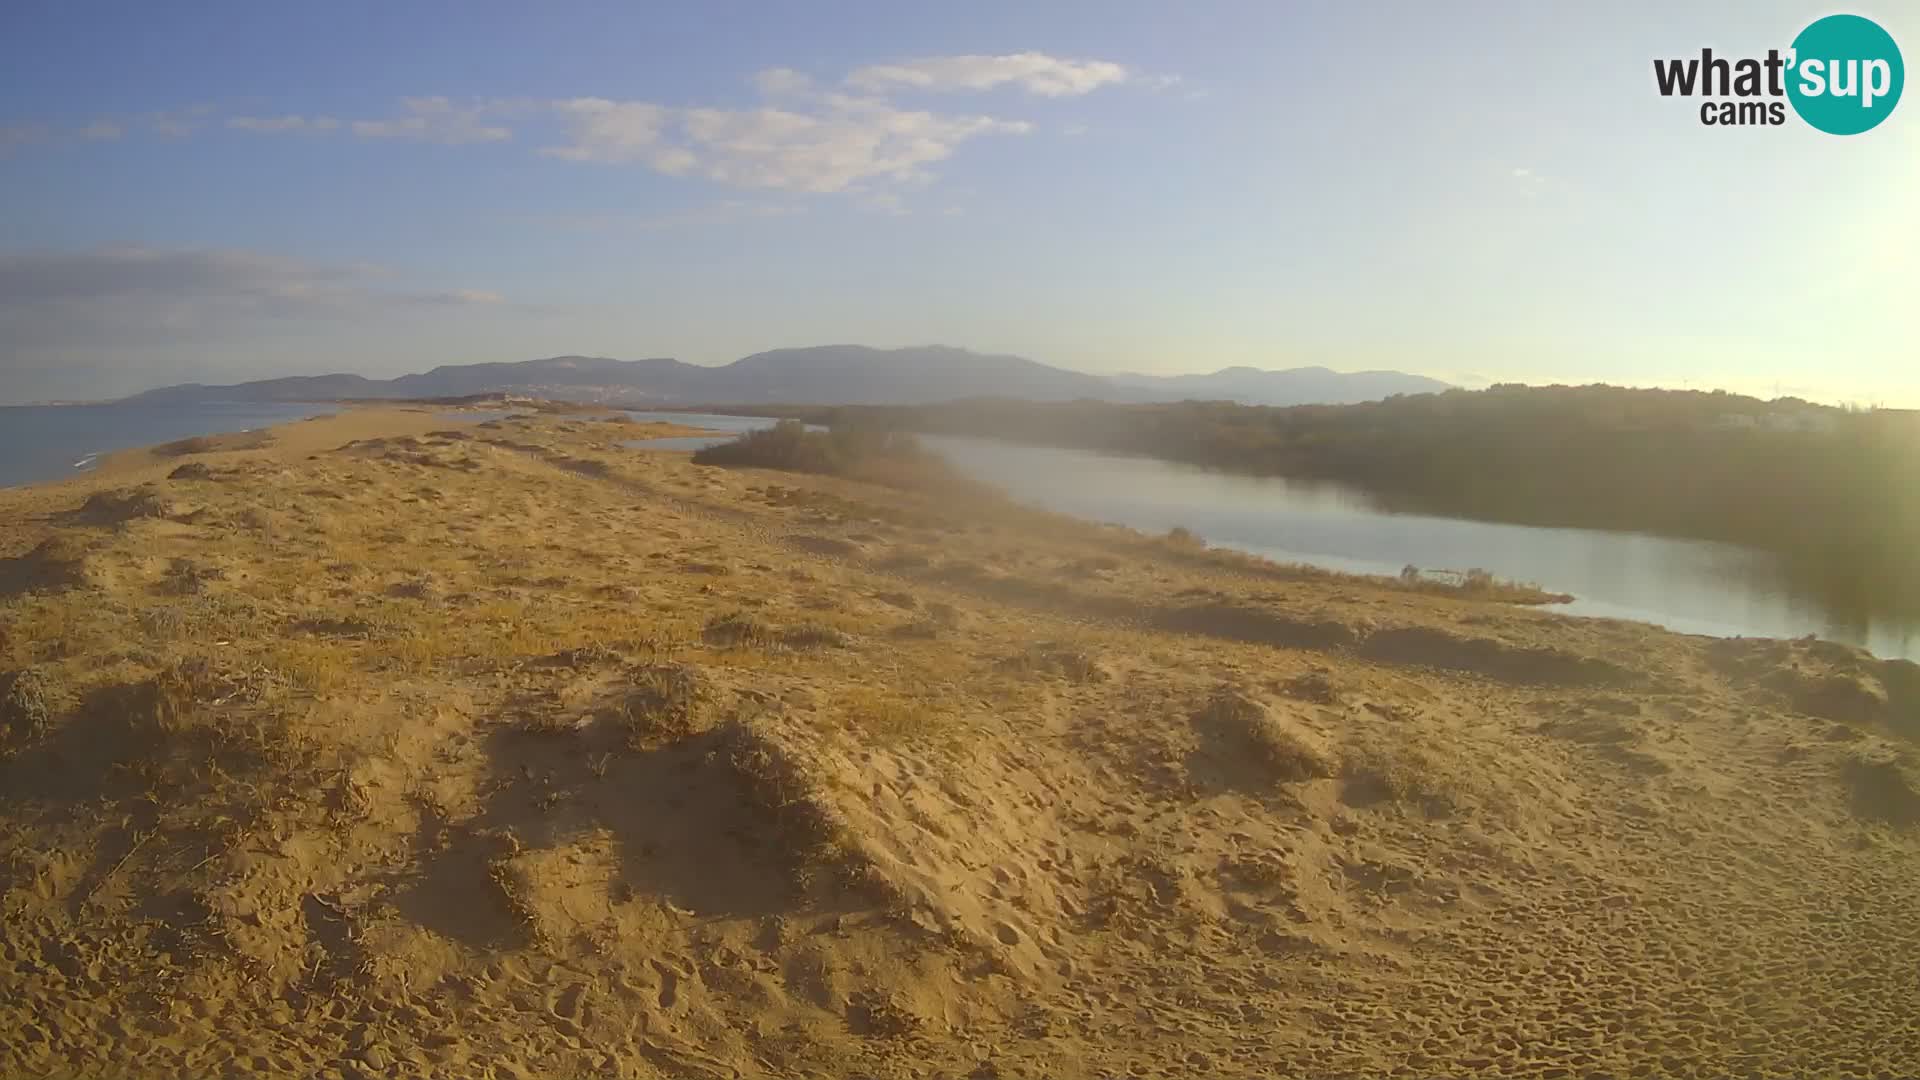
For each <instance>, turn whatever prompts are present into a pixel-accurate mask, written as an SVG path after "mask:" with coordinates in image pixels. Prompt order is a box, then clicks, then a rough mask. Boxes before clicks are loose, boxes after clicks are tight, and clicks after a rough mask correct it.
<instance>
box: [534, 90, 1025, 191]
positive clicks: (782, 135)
mask: <svg viewBox="0 0 1920 1080" xmlns="http://www.w3.org/2000/svg"><path fill="white" fill-rule="evenodd" d="M557 108H558V109H559V111H560V113H561V115H562V117H563V118H564V119H565V121H566V127H567V133H568V136H569V139H568V141H567V142H566V143H564V144H561V145H556V146H550V147H547V148H545V149H543V150H542V151H541V153H543V154H546V155H548V156H551V157H557V158H564V159H567V160H569V161H593V162H605V163H620V162H637V163H639V164H643V165H646V166H647V167H649V168H651V169H653V170H655V171H657V172H662V173H666V174H668V175H671V176H682V175H694V176H702V177H705V178H706V179H708V180H712V181H714V182H716V183H720V184H724V185H726V186H729V187H740V188H765V189H773V190H785V191H807V192H832V191H844V190H848V189H850V188H853V187H856V186H857V185H860V184H862V183H866V182H871V181H898V180H910V179H916V178H920V177H921V175H922V169H923V167H924V166H927V165H931V164H933V163H934V162H937V161H941V160H944V159H946V158H947V157H949V156H951V155H952V153H953V151H954V149H955V148H956V147H958V146H959V145H960V144H961V143H963V142H966V141H967V140H969V139H973V138H977V137H979V136H982V135H1018V134H1024V133H1026V132H1027V131H1029V130H1031V128H1030V125H1028V124H1026V123H1025V122H1022V121H1013V120H999V119H995V118H993V117H989V116H953V115H943V114H938V113H932V112H923V111H917V110H907V109H899V108H895V107H894V106H892V105H889V104H887V103H886V102H884V101H880V100H877V99H868V98H855V97H849V96H846V95H840V94H833V95H826V96H823V97H818V98H810V99H808V100H806V101H804V102H796V103H791V104H788V105H786V106H784V107H778V108H775V107H767V108H758V109H726V108H691V109H688V108H672V107H668V106H664V105H657V104H653V103H649V102H631V101H630V102H619V101H609V100H606V99H604V98H578V99H575V100H572V101H567V102H562V103H560V104H559V105H558V106H557Z"/></svg>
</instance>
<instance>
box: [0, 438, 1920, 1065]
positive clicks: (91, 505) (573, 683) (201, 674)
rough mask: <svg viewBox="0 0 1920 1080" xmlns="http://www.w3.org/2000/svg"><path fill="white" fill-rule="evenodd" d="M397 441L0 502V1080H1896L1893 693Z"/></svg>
mask: <svg viewBox="0 0 1920 1080" xmlns="http://www.w3.org/2000/svg"><path fill="white" fill-rule="evenodd" d="M445 412H446V411H445V410H444V409H439V408H435V409H427V408H419V409H409V408H401V407H377V408H374V407H370V408H354V409H348V410H346V411H344V412H341V413H339V414H336V415H332V416H326V417H320V418H315V419H311V420H306V421H301V422H298V423H293V424H288V425H285V426H282V427H278V428H274V429H271V431H270V432H268V433H267V436H266V437H265V438H264V439H261V438H246V437H233V438H229V439H215V440H211V441H209V442H208V443H206V444H205V445H196V446H194V447H191V448H184V449H183V448H180V447H177V446H176V447H175V448H174V449H173V450H172V451H169V452H158V451H155V450H137V451H127V452H124V453H120V454H115V455H112V456H111V457H109V458H107V459H104V460H103V461H102V462H101V463H100V464H99V467H98V468H97V469H95V470H93V471H91V472H88V473H85V474H83V475H79V476H75V477H73V478H70V479H66V480H63V481H60V482H58V483H52V484H44V485H37V486H31V487H25V488H17V489H8V490H0V754H3V755H4V757H0V926H3V927H4V929H0V1075H3V1076H7V1077H101V1078H105V1077H151V1076H174V1075H195V1076H263V1077H264V1076H303V1077H327V1078H334V1080H338V1078H348V1077H387V1076H403V1077H503V1078H504V1077H526V1078H532V1077H621V1078H651V1077H675V1078H677V1077H703V1078H722V1077H821V1078H837V1077H854V1076H866V1077H876V1078H881V1077H884V1078H909V1077H916V1078H917V1077H925V1078H932V1077H949V1078H959V1077H1002V1078H1010V1077H1031V1078H1042V1077H1046V1078H1085V1080H1093V1078H1101V1077H1124V1076H1132V1077H1161V1076H1165V1077H1173V1076H1193V1077H1246V1078H1254V1077H1273V1076H1392V1077H1429V1076H1465V1075H1499V1076H1514V1077H1538V1078H1543V1080H1544V1078H1558V1077H1603V1076H1604V1077H1613V1076H1676V1077H1683V1076H1697V1077H1713V1076H1726V1075H1738V1076H1779V1077H1797V1076H1850V1077H1882V1076H1911V1075H1915V1074H1920V1007H1917V1006H1916V1003H1920V917H1917V916H1916V913H1917V912H1920V747H1916V745H1915V741H1916V739H1920V667H1916V666H1915V665H1913V664H1911V663H1903V662H1893V661H1880V660H1877V659H1875V658H1873V657H1872V656H1869V655H1867V654H1865V653H1862V652H1859V651H1857V650H1853V649H1849V648H1845V647H1841V646H1836V645H1830V644H1823V643H1819V642H1814V641H1795V642H1780V641H1762V640H1718V639H1709V638H1703V637H1688V636H1682V635H1677V634H1672V633H1668V632H1665V631H1661V630H1658V629H1654V628H1651V627H1647V626H1643V625H1639V624H1632V623H1624V622H1609V621H1601V620H1576V619H1568V618H1564V617H1561V616H1556V615H1553V614H1551V613H1548V612H1543V611H1539V610H1534V609H1531V608H1528V607H1525V606H1518V605H1511V604H1502V603H1494V602H1489V601H1488V600H1485V599H1483V598H1478V597H1475V596H1473V595H1471V594H1466V593H1460V594H1455V593H1450V592H1448V591H1446V590H1418V589H1413V588H1408V587H1401V586H1398V585H1396V584H1395V583H1393V582H1391V581H1385V580H1373V579H1361V578H1349V577H1342V576H1339V575H1333V574H1328V573H1323V572H1317V571H1311V570H1306V569H1302V568H1291V567H1284V566H1278V565H1274V564H1268V563H1261V562H1259V561H1258V560H1253V559H1250V558H1246V557H1236V556H1230V555H1225V554H1222V553H1216V552H1212V551H1209V550H1206V549H1204V548H1203V547H1201V546H1200V545H1197V544H1190V543H1178V542H1173V541H1170V540H1168V539H1167V538H1164V537H1154V536H1144V535H1140V534H1137V533H1133V532H1129V531H1125V530H1120V529H1115V528H1111V527H1101V526H1096V525H1093V524H1089V523H1083V522H1076V521H1072V520H1069V519H1065V518H1060V517H1057V516H1053V515H1047V514H1043V513H1039V512H1036V511H1030V510H1023V509H1020V508H1017V507H1014V506H1012V505H1010V504H1006V503H1002V502H998V501H995V500H992V499H990V498H987V497H983V496H977V495H975V494H973V493H971V492H968V493H955V492H942V491H926V492H919V493H914V492H902V491H898V490H893V489H889V488H884V487H878V486H873V485H868V484H861V483H855V482H851V481H846V480H841V479H836V478H832V477H823V476H808V475H797V474H788V473H780V472H771V471H764V470H755V469H720V468H712V467H703V466H696V465H694V464H692V463H691V461H690V460H689V457H688V455H686V454H684V453H665V452H656V451H645V450H633V449H623V448H621V447H620V446H619V443H621V442H622V441H625V440H630V439H636V438H645V437H652V436H668V435H676V434H684V433H687V432H686V429H683V428H677V427H674V426H672V425H638V424H632V423H618V422H615V421H614V420H612V419H608V418H604V417H591V416H587V417H582V416H573V415H563V414H540V415H532V416H528V417H525V418H517V419H505V420H502V419H493V420H486V421H478V420H464V419H449V418H448V416H447V415H445Z"/></svg>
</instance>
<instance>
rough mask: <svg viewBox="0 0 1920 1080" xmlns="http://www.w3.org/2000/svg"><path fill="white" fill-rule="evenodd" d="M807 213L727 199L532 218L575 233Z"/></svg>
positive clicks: (654, 229)
mask: <svg viewBox="0 0 1920 1080" xmlns="http://www.w3.org/2000/svg"><path fill="white" fill-rule="evenodd" d="M805 212H806V209H805V207H801V206H794V205H790V204H783V203H765V202H750V201H747V200H743V199H726V200H722V201H720V202H716V203H709V204H707V205H704V206H692V207H687V208H685V209H681V210H672V211H668V212H666V213H662V214H629V213H618V212H609V213H604V214H551V215H543V216H539V217H536V218H534V219H533V220H535V221H537V222H539V223H541V224H543V225H548V226H551V227H553V228H557V229H566V230H569V231H578V232H657V231H661V230H666V229H684V228H692V227H697V226H704V225H734V224H738V223H740V222H745V221H759V220H765V219H767V218H781V217H792V216H794V215H796V214H803V213H805Z"/></svg>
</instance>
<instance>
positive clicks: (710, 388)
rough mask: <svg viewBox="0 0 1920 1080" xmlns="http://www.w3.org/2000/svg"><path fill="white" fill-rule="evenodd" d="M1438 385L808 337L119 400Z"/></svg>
mask: <svg viewBox="0 0 1920 1080" xmlns="http://www.w3.org/2000/svg"><path fill="white" fill-rule="evenodd" d="M1445 389H1449V386H1448V384H1446V383H1444V382H1441V381H1439V380H1437V379H1429V378H1427V377H1425V376H1420V375H1411V374H1407V373H1405V372H1398V371H1364V372H1337V371H1333V370H1331V369H1328V368H1324V367H1302V368H1289V369H1281V370H1263V369H1258V368H1251V367H1245V366H1239V367H1229V368H1222V369H1221V370H1219V371H1215V372H1211V373H1205V374H1188V375H1170V376H1153V375H1138V374H1124V375H1113V376H1105V375H1093V374H1089V373H1086V372H1080V371H1073V370H1070V369H1068V368H1061V367H1055V366H1053V365H1051V364H1045V363H1042V362H1040V361H1037V360H1032V359H1029V358H1027V357H1022V356H1014V355H1011V354H1004V353H981V352H974V351H972V350H969V349H964V348H960V347H957V346H951V345H924V346H910V347H906V348H898V349H879V348H874V347H871V346H866V345H851V344H842V345H813V346H800V347H790V348H780V349H769V350H766V351H763V352H757V353H753V354H751V355H748V356H744V357H741V358H740V359H738V360H735V361H733V362H732V363H728V364H722V365H717V366H704V365H699V364H689V363H685V362H683V361H680V360H675V359H673V358H671V357H648V358H644V359H639V360H618V359H614V358H611V357H604V356H582V355H563V356H549V357H542V358H538V359H533V360H521V361H495V362H488V363H478V364H441V365H438V366H436V367H434V368H432V369H430V370H428V371H424V372H415V373H409V374H406V375H400V376H396V377H394V378H391V379H374V378H368V377H367V376H364V375H354V374H348V373H329V374H321V375H291V376H282V377H279V378H273V379H259V380H253V381H249V382H243V383H232V384H224V385H208V384H204V383H181V384H177V385H172V386H163V387H157V388H155V389H152V390H147V391H143V392H141V393H138V394H134V395H132V396H130V397H127V398H123V399H121V400H122V401H125V402H130V403H139V404H188V403H194V402H205V401H302V400H315V399H338V398H373V399H380V398H417V397H452V396H465V395H472V394H484V393H520V394H528V395H532V396H549V397H558V398H568V399H571V400H577V401H583V402H593V403H601V404H615V403H618V404H627V405H633V406H646V405H663V406H685V405H696V404H715V403H721V402H726V403H733V404H742V405H745V404H775V403H778V404H924V403H931V402H937V401H946V400H953V399H957V398H966V397H982V396H999V397H1017V398H1027V399H1031V400H1036V401H1070V400H1075V399H1080V398H1089V399H1094V400H1102V401H1171V400H1179V399H1182V398H1195V397H1200V398H1205V399H1208V400H1229V401H1238V402H1241V403H1243V404H1250V405H1296V404H1346V403H1351V402H1356V401H1367V400H1373V399H1375V398H1384V397H1389V396H1392V395H1393V394H1399V393H1429V392H1437V391H1440V390H1445Z"/></svg>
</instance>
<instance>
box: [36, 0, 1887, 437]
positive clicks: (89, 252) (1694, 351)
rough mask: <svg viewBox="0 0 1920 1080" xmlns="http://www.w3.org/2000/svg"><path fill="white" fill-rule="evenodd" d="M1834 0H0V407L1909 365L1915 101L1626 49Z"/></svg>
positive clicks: (1741, 43) (1806, 374)
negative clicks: (560, 390)
mask: <svg viewBox="0 0 1920 1080" xmlns="http://www.w3.org/2000/svg"><path fill="white" fill-rule="evenodd" d="M1834 10H1836V9H1831V8H1826V7H1820V6H1811V5H1808V4H1804V3H1798V4H1796V3H1778V2H1770V0H1761V2H1754V3H1745V4H1741V5H1737V6H1736V5H1722V4H1698V5H1675V4H1664V3H1662V4H1655V3H1623V4H1608V5H1581V6H1579V7H1575V6H1573V5H1558V4H1556V5H1541V4H1529V3H1520V2H1515V3H1511V4H1447V5H1413V4H1402V3H1385V2H1380V3H1354V4H1339V5H1333V4H1320V3H1278V2H1260V3H1204V2H1195V3H1191V4H1177V5H1176V4H1166V3H1161V2H1138V3H1134V2H1127V0H1100V2H1097V3H1074V2H1067V0H1058V2H1050V3H1045V4H1033V3H1026V2H1014V3H1004V4H1001V3H966V4H935V3H926V4H922V3H913V4H900V3H893V2H887V3H854V2H835V3H823V4H789V3H778V4H776V3H768V4H764V5H749V4H735V3H727V2H721V0H715V2H711V3H686V4H678V5H668V4H639V3H587V2H581V3H561V2H555V3H541V4H529V3H524V2H497V3H494V2H485V0H470V2H460V3H451V2H434V0H409V2H407V3H398V4H395V3H387V2H381V3H353V2H342V0H334V2H329V3H324V4H321V3H297V2H295V3H274V4H261V3H256V2H220V0H201V2H198V3H194V4H153V3H145V2H142V3H126V4H107V3H89V2H85V0H9V2H8V3H6V4H4V5H0V403H20V402H26V401H36V400H51V399H93V398H102V397H111V396H117V395H120V394H125V393H130V392H134V391H138V390H140V389H144V388H148V387H151V386H156V385H164V384H168V383H174V382H182V381H200V382H230V381H239V380H244V379H251V378H265V377H272V376H276V375H285V374H314V373H321V372H331V371H350V372H358V373H361V374H366V375H374V376H391V375H395V374H400V373H403V372H407V371H419V370H425V369H426V368H429V367H432V366H434V365H437V364H447V363H473V362H485V361H510V360H523V359H530V358H533V357H541V356H552V355H566V354H584V355H596V356H613V357H620V358H628V359H635V358H642V357H653V356H672V357H677V358H679V359H681V360H685V361H689V362H693V363H725V362H727V361H731V360H734V359H737V358H739V357H741V356H744V355H747V354H750V353H754V352H758V351H761V350H764V349H770V348H779V347H784V346H797V345H812V344H826V343H842V342H857V343H863V344H869V345H876V346H882V347H894V346H902V345H918V344H931V343H940V344H950V345H960V346H965V347H968V348H972V349H976V350H980V351H987V352H1008V353H1016V354H1019V355H1023V356H1029V357H1032V358H1034V359H1036V360H1041V361H1044V362H1047V363H1052V364H1057V365H1060V366H1063V367H1070V368H1076V369H1079V370H1084V371H1092V372H1100V373H1109V372H1120V371H1135V372H1149V373H1156V374H1170V373H1176V372H1192V371H1210V370H1214V369H1217V368H1220V367H1225V366H1229V365H1251V366H1255V367H1263V368H1284V367H1294V366H1302V365H1310V364H1318V365H1325V366H1328V367H1332V368H1336V369H1340V370H1359V369H1370V368H1396V369H1400V370H1405V371H1412V372H1418V373H1422V374H1428V375H1433V376H1436V377H1439V378H1442V379H1447V380H1449V381H1452V382H1456V383H1460V384H1462V385H1467V386H1481V385H1486V384H1488V383H1490V382H1505V381H1520V382H1535V383H1550V382H1572V383H1586V382H1612V383H1619V384H1627V385H1658V386H1673V387H1693V388H1702V389H1704V388H1726V389H1731V390H1736V391H1739V392H1745V393H1756V394H1759V395H1761V396H1765V397H1772V396H1776V395H1781V394H1792V395H1799V396H1805V397H1810V398H1814V399H1817V400H1830V401H1849V402H1858V403H1867V404H1884V405H1902V406H1920V362H1917V361H1920V347H1916V342H1920V300H1917V299H1916V298H1920V260H1916V257H1915V241H1916V239H1920V101H1914V102H1911V103H1906V104H1904V105H1902V106H1900V107H1897V108H1896V110H1895V111H1894V112H1893V113H1892V114H1891V115H1890V116H1889V117H1888V119H1887V120H1886V121H1885V122H1884V123H1882V124H1881V125H1880V126H1879V127H1877V128H1875V129H1874V130H1872V131H1870V132H1867V133H1865V134H1861V135H1856V136H1850V137H1836V136H1831V135H1826V134H1823V133H1821V132H1819V131H1816V130H1814V129H1813V128H1811V127H1809V126H1807V125H1806V124H1804V123H1801V122H1800V121H1799V120H1798V119H1797V118H1795V117H1793V116H1792V114H1791V113H1790V112H1789V114H1788V122H1787V124H1785V125H1783V126H1778V127H1772V126H1756V127H1735V128H1712V127H1704V126H1702V125H1701V124H1700V122H1699V119H1698V115H1697V107H1698V102H1697V101H1686V100H1681V99H1663V98H1661V97H1660V96H1659V94H1658V93H1657V91H1656V89H1655V86H1654V80H1653V68H1652V61H1653V60H1654V59H1656V58H1670V57H1685V56H1690V55H1693V56H1697V55H1698V53H1699V50H1700V49H1701V48H1702V47H1703V46H1711V47H1713V48H1714V50H1715V51H1716V53H1718V54H1721V55H1731V56H1760V55H1764V54H1765V52H1766V50H1767V49H1768V48H1781V49H1784V48H1786V47H1787V46H1788V45H1789V43H1790V42H1791V41H1792V39H1793V37H1794V36H1795V35H1796V34H1797V33H1798V32H1799V30H1800V29H1801V28H1802V27H1804V26H1805V25H1806V24H1808V23H1809V22H1811V21H1812V20H1814V19H1815V18H1818V17H1820V16H1822V15H1825V14H1830V13H1832V12H1833V11H1834ZM1845 10H1848V11H1851V12H1853V13H1856V14H1861V15H1865V16H1868V17H1870V18H1873V19H1875V20H1876V21H1878V22H1879V23H1880V24H1881V25H1882V26H1883V27H1885V28H1886V29H1887V30H1888V31H1889V32H1890V33H1891V34H1892V35H1893V37H1894V39H1895V40H1896V41H1898V42H1901V43H1902V44H1904V45H1905V46H1907V52H1908V55H1909V58H1911V57H1912V56H1914V55H1916V54H1917V53H1920V8H1915V7H1911V6H1907V5H1901V4H1892V3H1874V4H1865V5H1859V6H1854V7H1850V8H1847V9H1845Z"/></svg>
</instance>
